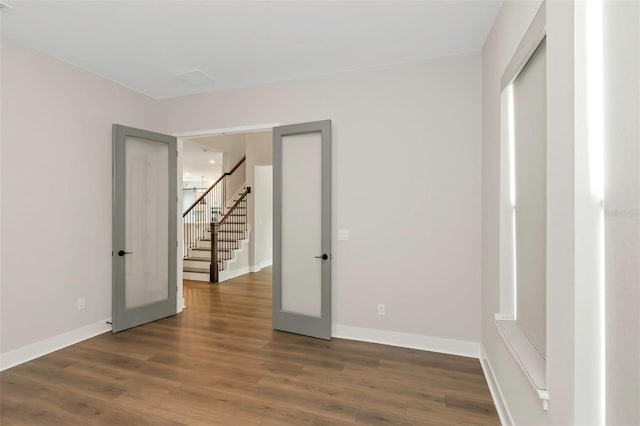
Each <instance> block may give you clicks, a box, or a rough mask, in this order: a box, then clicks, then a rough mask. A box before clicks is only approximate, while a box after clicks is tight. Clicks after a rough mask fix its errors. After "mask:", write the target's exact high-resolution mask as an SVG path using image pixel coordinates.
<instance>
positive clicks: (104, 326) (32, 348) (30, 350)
mask: <svg viewBox="0 0 640 426" xmlns="http://www.w3.org/2000/svg"><path fill="white" fill-rule="evenodd" d="M108 322H109V323H110V322H111V319H110V318H106V319H103V320H100V321H97V322H94V323H93V324H89V325H85V326H84V327H80V328H77V329H75V330H71V331H68V332H66V333H62V334H58V335H57V336H53V337H49V338H47V339H44V340H40V341H39V342H36V343H32V344H30V345H26V346H23V347H21V348H18V349H14V350H12V351H9V352H5V353H3V354H0V371H4V370H6V369H8V368H11V367H15V366H16V365H19V364H22V363H25V362H27V361H31V360H32V359H36V358H40V357H41V356H43V355H47V354H49V353H51V352H55V351H57V350H59V349H62V348H65V347H67V346H70V345H73V344H74V343H78V342H81V341H83V340H87V339H90V338H92V337H95V336H97V335H98V334H102V333H105V332H107V331H111V324H108Z"/></svg>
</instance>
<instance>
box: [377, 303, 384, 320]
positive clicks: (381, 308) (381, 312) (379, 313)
mask: <svg viewBox="0 0 640 426" xmlns="http://www.w3.org/2000/svg"><path fill="white" fill-rule="evenodd" d="M378 315H379V316H381V317H382V316H384V305H383V304H382V303H380V304H379V305H378Z"/></svg>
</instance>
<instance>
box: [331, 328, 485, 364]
mask: <svg viewBox="0 0 640 426" xmlns="http://www.w3.org/2000/svg"><path fill="white" fill-rule="evenodd" d="M331 336H332V337H337V338H341V339H349V340H359V341H362V342H369V343H380V344H383V345H390V346H400V347H403V348H411V349H420V350H423V351H430V352H440V353H444V354H450V355H460V356H466V357H471V358H479V357H480V343H479V342H472V341H468V340H455V339H445V338H442V337H434V336H425V335H421V334H411V333H400V332H397V331H389V330H377V329H373V328H363V327H353V326H350V325H342V324H334V325H333V326H332V330H331Z"/></svg>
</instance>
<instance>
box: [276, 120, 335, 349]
mask: <svg viewBox="0 0 640 426" xmlns="http://www.w3.org/2000/svg"><path fill="white" fill-rule="evenodd" d="M317 132H320V133H321V169H320V170H321V177H320V181H321V190H320V193H321V206H322V213H321V224H320V226H321V233H320V235H321V237H320V241H321V242H320V244H321V247H319V251H320V252H319V253H318V255H321V254H327V255H328V258H327V259H323V260H319V261H320V262H322V263H321V265H322V266H321V279H320V281H321V293H320V303H321V304H320V317H319V318H318V317H311V316H306V315H302V314H297V313H293V312H287V311H284V310H283V309H282V226H283V224H282V138H283V137H285V136H294V135H303V134H308V133H317ZM331 211H332V209H331V120H322V121H313V122H308V123H300V124H291V125H288V126H281V127H276V128H274V129H273V299H272V303H271V305H272V321H273V328H274V329H275V330H281V331H287V332H291V333H296V334H302V335H306V336H312V337H317V338H320V339H325V340H331V263H332V262H331Z"/></svg>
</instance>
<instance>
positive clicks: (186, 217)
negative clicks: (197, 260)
mask: <svg viewBox="0 0 640 426" xmlns="http://www.w3.org/2000/svg"><path fill="white" fill-rule="evenodd" d="M245 161H246V157H243V158H242V159H241V160H240V161H239V162H238V163H237V164H236V165H235V166H234V167H233V168H232V169H231V170H230V171H228V172H226V173H223V174H222V176H220V178H218V180H216V181H215V182H214V183H213V185H211V186H209V188H207V190H206V191H205V192H204V193H203V194H202V195H201V196H199V197H198V198H197V199H196V200H195V201H194V202H193V204H191V206H189V208H188V209H187V210H185V212H184V213H183V214H182V218H183V223H184V224H183V229H184V235H183V243H184V244H183V257H187V256H188V255H189V249H191V248H193V247H195V246H196V245H197V242H198V240H199V239H201V238H204V237H205V235H206V233H207V231H208V230H209V223H210V222H211V220H212V219H213V218H214V216H216V215H221V214H223V213H225V212H224V209H225V206H226V203H227V197H226V195H227V179H228V178H229V177H230V176H232V175H233V174H234V173H235V172H236V170H238V168H239V167H240V166H241V165H242V164H243V163H244V162H245ZM198 206H201V207H198Z"/></svg>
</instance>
